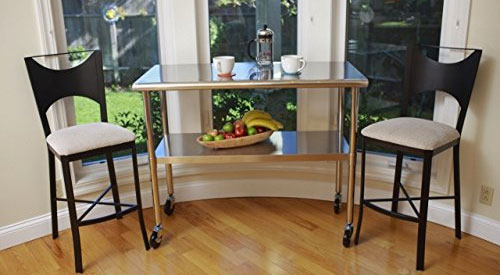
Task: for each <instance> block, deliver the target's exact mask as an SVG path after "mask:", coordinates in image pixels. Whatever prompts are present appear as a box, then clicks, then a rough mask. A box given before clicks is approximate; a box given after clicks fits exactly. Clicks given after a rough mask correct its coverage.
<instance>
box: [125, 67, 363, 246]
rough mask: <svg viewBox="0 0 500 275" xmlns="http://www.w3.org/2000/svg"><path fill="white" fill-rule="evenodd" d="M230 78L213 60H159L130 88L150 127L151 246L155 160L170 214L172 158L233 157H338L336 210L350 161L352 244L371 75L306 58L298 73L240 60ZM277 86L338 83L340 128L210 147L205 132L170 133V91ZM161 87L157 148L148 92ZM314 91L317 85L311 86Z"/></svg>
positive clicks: (156, 234)
mask: <svg viewBox="0 0 500 275" xmlns="http://www.w3.org/2000/svg"><path fill="white" fill-rule="evenodd" d="M233 72H234V73H235V75H234V76H233V77H231V78H220V77H218V76H217V73H216V71H215V68H213V67H212V65H211V64H186V65H155V66H153V67H152V68H151V69H149V70H148V71H147V72H146V73H145V74H144V75H142V76H141V77H140V78H139V79H138V80H137V81H136V82H135V83H134V84H133V85H132V89H133V90H135V91H141V92H142V94H143V97H144V112H145V121H146V131H147V148H148V155H149V164H150V172H151V181H152V182H151V184H152V190H153V207H154V213H155V223H156V224H155V227H154V229H153V234H152V235H151V240H150V242H151V246H153V247H155V248H156V247H158V246H159V245H160V243H161V240H162V229H163V227H162V217H161V206H160V195H159V190H158V174H157V165H158V163H162V164H164V165H165V168H166V171H167V173H166V175H167V189H168V199H167V201H166V203H165V207H164V211H165V212H166V213H167V214H172V212H173V209H174V208H173V207H174V196H173V195H174V187H173V178H172V164H173V163H234V162H273V161H327V160H328V161H336V162H337V164H336V165H337V169H336V173H337V174H336V187H335V189H336V195H335V199H334V202H335V203H334V209H335V212H336V213H338V212H339V209H340V200H341V186H342V161H343V160H348V161H349V182H348V190H347V221H346V225H345V228H344V239H343V244H344V246H349V244H350V238H351V235H352V233H353V207H354V185H355V172H356V129H357V120H358V119H357V117H358V94H359V90H360V88H364V87H367V86H368V80H367V79H366V77H365V76H363V75H362V74H361V73H360V72H359V71H358V70H357V69H356V68H355V67H354V66H352V65H351V64H350V63H349V62H308V63H307V66H306V67H305V69H304V70H303V71H302V72H301V73H300V74H299V75H285V74H283V73H282V71H281V68H280V64H279V63H274V64H273V66H271V67H267V68H266V67H264V68H259V67H257V65H256V64H255V63H236V64H235V68H234V70H233ZM279 88H338V104H339V109H338V110H339V115H338V126H339V127H338V130H337V131H283V132H275V133H273V135H272V136H271V138H270V140H269V141H267V142H262V143H259V144H256V145H252V146H248V147H241V148H233V149H223V150H211V149H208V148H204V147H202V146H200V145H199V144H197V143H196V140H195V139H196V137H197V136H199V135H200V134H201V133H192V134H191V133H188V134H169V132H168V119H167V107H166V92H168V91H179V92H182V91H187V90H216V89H217V90H220V89H279ZM346 89H350V92H351V126H350V128H351V129H350V135H349V142H347V141H346V140H345V139H344V136H343V127H342V126H343V121H344V94H345V90H346ZM151 92H160V98H161V113H162V128H163V134H164V137H163V139H162V140H161V142H160V144H159V146H158V147H157V148H155V145H154V144H155V143H154V137H153V122H152V117H151V111H152V110H151V102H150V93H151ZM311 92H313V91H311Z"/></svg>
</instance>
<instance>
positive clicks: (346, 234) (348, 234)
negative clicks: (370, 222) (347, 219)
mask: <svg viewBox="0 0 500 275" xmlns="http://www.w3.org/2000/svg"><path fill="white" fill-rule="evenodd" d="M353 230H354V229H353V227H352V224H346V226H345V229H344V238H343V240H342V244H343V245H344V247H349V246H350V245H351V236H352V232H353Z"/></svg>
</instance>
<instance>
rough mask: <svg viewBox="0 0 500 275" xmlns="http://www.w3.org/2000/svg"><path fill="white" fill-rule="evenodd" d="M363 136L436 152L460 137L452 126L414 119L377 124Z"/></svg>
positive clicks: (369, 127)
mask: <svg viewBox="0 0 500 275" xmlns="http://www.w3.org/2000/svg"><path fill="white" fill-rule="evenodd" d="M361 134H362V135H363V136H365V137H368V138H372V139H378V140H383V141H387V142H390V143H394V144H398V145H403V146H407V147H412V148H417V149H421V150H434V149H436V148H439V147H440V146H442V145H444V144H446V143H448V142H451V141H453V140H455V139H458V138H459V137H460V134H459V133H458V131H457V130H456V129H455V128H453V127H451V126H448V125H446V124H443V123H439V122H435V121H432V120H427V119H421V118H414V117H398V118H393V119H389V120H385V121H381V122H377V123H374V124H372V125H369V126H367V127H365V128H364V129H363V130H362V131H361Z"/></svg>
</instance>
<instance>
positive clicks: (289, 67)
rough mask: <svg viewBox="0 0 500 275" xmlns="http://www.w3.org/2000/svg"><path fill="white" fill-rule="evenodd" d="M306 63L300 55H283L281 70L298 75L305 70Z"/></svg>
mask: <svg viewBox="0 0 500 275" xmlns="http://www.w3.org/2000/svg"><path fill="white" fill-rule="evenodd" d="M305 66H306V61H305V60H304V58H303V57H302V56H300V55H294V54H290V55H283V56H281V68H283V71H284V72H285V73H287V74H297V73H299V72H300V71H302V70H303V69H304V67H305Z"/></svg>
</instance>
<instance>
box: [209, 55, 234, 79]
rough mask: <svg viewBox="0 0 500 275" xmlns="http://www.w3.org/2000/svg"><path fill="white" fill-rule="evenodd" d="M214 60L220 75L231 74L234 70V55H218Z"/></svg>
mask: <svg viewBox="0 0 500 275" xmlns="http://www.w3.org/2000/svg"><path fill="white" fill-rule="evenodd" d="M213 62H214V66H215V69H216V70H217V73H218V74H219V75H231V73H232V72H233V67H234V56H216V57H214V58H213Z"/></svg>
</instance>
